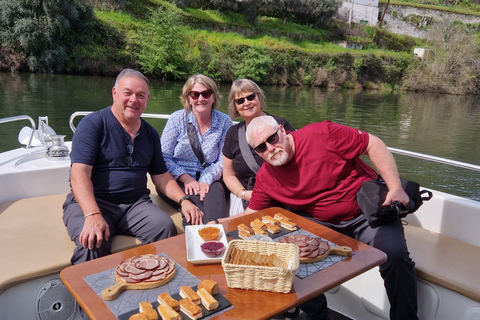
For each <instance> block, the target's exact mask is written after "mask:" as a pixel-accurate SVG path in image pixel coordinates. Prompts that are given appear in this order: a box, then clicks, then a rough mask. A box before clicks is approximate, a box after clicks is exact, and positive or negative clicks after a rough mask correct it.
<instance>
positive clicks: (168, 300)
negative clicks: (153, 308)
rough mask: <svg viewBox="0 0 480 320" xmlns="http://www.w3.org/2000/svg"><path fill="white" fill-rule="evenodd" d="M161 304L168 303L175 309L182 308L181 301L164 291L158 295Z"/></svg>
mask: <svg viewBox="0 0 480 320" xmlns="http://www.w3.org/2000/svg"><path fill="white" fill-rule="evenodd" d="M157 301H158V303H159V304H168V306H169V307H170V308H172V309H173V310H175V311H178V310H180V303H178V301H177V300H175V299H173V298H172V297H171V296H170V295H169V294H168V292H163V293H160V294H159V295H158V299H157Z"/></svg>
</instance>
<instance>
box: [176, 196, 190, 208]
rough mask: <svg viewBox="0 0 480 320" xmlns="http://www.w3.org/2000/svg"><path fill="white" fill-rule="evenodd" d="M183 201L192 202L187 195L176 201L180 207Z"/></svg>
mask: <svg viewBox="0 0 480 320" xmlns="http://www.w3.org/2000/svg"><path fill="white" fill-rule="evenodd" d="M184 200H188V201H190V202H192V200H191V197H190V196H189V195H188V194H187V195H186V196H183V197H182V199H180V201H178V204H179V205H180V206H181V205H182V202H183V201H184Z"/></svg>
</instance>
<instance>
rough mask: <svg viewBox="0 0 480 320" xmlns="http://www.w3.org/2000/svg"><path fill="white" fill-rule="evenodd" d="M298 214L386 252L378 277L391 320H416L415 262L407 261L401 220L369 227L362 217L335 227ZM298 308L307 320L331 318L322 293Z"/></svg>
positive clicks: (332, 224)
mask: <svg viewBox="0 0 480 320" xmlns="http://www.w3.org/2000/svg"><path fill="white" fill-rule="evenodd" d="M299 214H300V215H302V216H304V217H306V218H308V219H310V220H312V221H315V222H316V223H320V224H322V225H325V226H327V227H329V228H331V229H333V230H335V231H338V232H340V233H343V234H345V235H347V236H349V237H351V238H354V239H356V240H358V241H361V242H363V243H366V244H368V245H370V246H372V247H375V248H377V249H379V250H382V251H383V252H385V254H386V255H387V261H386V262H385V263H383V264H382V265H381V266H380V275H381V276H382V278H383V280H384V285H385V289H386V292H387V296H388V300H389V302H390V319H391V320H418V317H417V310H418V304H417V277H416V274H415V263H414V262H413V261H412V259H411V258H410V253H409V252H408V249H407V243H406V240H405V234H404V230H403V225H402V222H401V221H396V222H394V223H391V224H388V225H384V226H379V227H377V228H371V227H370V226H369V225H368V222H367V220H366V219H365V218H364V216H363V214H360V215H359V216H358V217H356V218H354V219H352V220H349V221H342V222H340V223H336V224H334V223H327V222H322V221H318V220H316V219H314V218H311V217H310V216H306V215H305V214H302V213H299ZM300 309H302V310H303V311H304V312H305V313H306V314H307V319H321V320H328V319H330V317H329V316H328V314H327V313H328V310H327V300H326V299H325V295H323V294H322V295H320V296H319V297H316V298H314V299H312V300H310V301H307V302H306V303H304V304H303V305H301V306H300Z"/></svg>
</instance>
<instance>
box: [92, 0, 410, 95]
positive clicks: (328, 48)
mask: <svg viewBox="0 0 480 320" xmlns="http://www.w3.org/2000/svg"><path fill="white" fill-rule="evenodd" d="M145 1H146V2H143V4H144V5H145V6H144V7H143V8H137V9H136V12H134V13H132V12H130V13H126V12H117V11H115V12H114V11H99V10H97V11H96V16H97V18H99V19H100V20H101V21H103V22H104V23H107V24H108V25H110V26H112V27H114V28H115V29H116V30H117V31H118V32H119V33H121V34H122V35H123V37H124V39H125V47H124V48H121V50H122V51H127V52H130V53H131V56H132V57H133V59H134V56H135V52H134V49H133V48H135V47H137V48H138V46H139V45H141V43H142V42H143V41H150V39H141V37H142V36H141V34H142V32H141V30H142V29H144V28H146V27H147V26H148V24H149V21H148V19H146V18H145V17H144V16H143V15H144V14H145V12H148V9H149V8H152V7H155V6H165V7H169V8H171V9H173V10H176V11H178V12H179V13H180V14H181V15H182V17H183V19H184V21H185V24H184V26H182V34H183V35H184V38H185V39H186V45H187V48H194V47H196V46H198V45H199V44H201V43H203V44H207V45H209V46H211V47H215V48H221V47H230V48H231V47H237V48H248V47H257V48H262V49H265V50H268V51H269V52H277V53H276V54H275V53H274V54H275V55H278V54H281V53H282V52H283V53H288V55H290V56H296V55H297V56H298V55H301V56H302V57H310V58H307V59H306V60H309V59H310V60H311V61H307V62H306V64H308V65H309V66H308V67H311V70H307V72H308V73H309V76H308V77H309V79H313V78H315V77H316V75H315V72H317V71H318V69H319V68H322V65H321V64H322V63H324V61H325V56H326V57H327V60H328V59H329V58H328V57H331V59H338V57H341V56H345V55H347V57H349V56H353V57H354V59H355V60H359V59H360V60H362V59H364V58H363V57H367V56H375V57H377V59H381V60H382V61H394V60H397V61H399V60H402V61H405V60H409V59H411V58H412V50H413V46H415V45H416V43H417V40H416V39H412V38H409V39H405V37H403V36H396V35H389V37H388V38H389V40H388V41H385V40H384V41H383V42H382V44H383V46H384V48H381V49H379V48H378V46H376V45H375V44H374V42H373V41H374V38H375V37H376V38H377V40H378V38H379V34H381V33H382V32H383V31H382V30H379V29H377V28H376V27H368V28H366V29H365V27H363V26H359V27H360V28H362V29H360V30H357V31H356V35H357V36H356V39H361V40H362V42H363V43H364V50H356V49H346V48H343V47H341V46H338V45H336V44H335V40H338V39H339V36H338V33H339V32H338V31H339V30H338V27H337V29H336V30H319V29H314V28H312V27H310V26H305V25H299V24H296V23H293V22H286V23H285V24H284V23H283V22H282V21H281V20H280V19H276V18H271V17H260V18H259V20H258V24H257V26H255V27H252V26H250V25H249V24H248V23H247V22H246V21H245V19H244V18H243V16H242V15H239V14H235V13H229V14H224V13H220V12H218V11H214V10H202V9H193V8H185V9H184V10H182V9H179V8H176V7H172V5H171V4H170V3H168V2H165V1H161V0H145ZM365 30H366V31H365ZM380 37H382V36H380ZM384 39H385V38H384ZM388 42H390V43H391V44H392V47H393V48H395V50H388V49H385V47H387V48H388V46H389V45H388ZM365 43H367V44H368V43H371V45H367V46H365ZM398 43H404V45H403V46H398ZM393 44H395V45H393ZM187 50H188V49H187ZM319 57H321V58H319ZM187 58H188V54H187ZM302 59H304V60H305V58H302ZM319 59H321V60H322V62H319ZM401 63H403V62H401ZM300 67H301V68H304V66H303V65H301V66H300ZM293 68H298V66H292V68H291V69H290V71H289V73H290V74H291V73H292V72H295V71H292V69H293ZM305 68H307V67H305ZM327 68H329V66H327ZM350 68H351V66H350V67H348V66H347V67H346V70H345V72H347V73H349V72H350ZM394 68H396V67H394ZM402 68H403V67H402ZM337 71H338V70H337ZM233 77H236V75H233ZM280 77H281V76H280V75H278V76H277V79H278V78H280ZM296 77H297V78H296V79H294V81H290V80H287V81H286V82H288V83H290V84H300V83H302V84H309V85H311V84H312V81H311V80H310V83H306V82H304V81H303V80H304V79H298V76H296ZM353 78H354V79H353V81H357V79H358V78H360V77H353ZM179 80H181V79H179ZM223 80H225V81H229V80H230V79H225V78H223ZM347 80H352V79H347ZM373 81H374V82H377V83H378V81H375V80H373ZM266 82H270V83H280V82H278V80H271V81H270V80H269V81H266ZM380 82H381V81H380ZM363 84H365V83H363ZM336 85H337V86H338V85H339V83H336ZM340 85H341V83H340Z"/></svg>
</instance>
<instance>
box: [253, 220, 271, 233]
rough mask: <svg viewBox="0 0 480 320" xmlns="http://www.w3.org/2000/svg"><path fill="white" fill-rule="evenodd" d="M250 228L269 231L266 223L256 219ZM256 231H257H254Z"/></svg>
mask: <svg viewBox="0 0 480 320" xmlns="http://www.w3.org/2000/svg"><path fill="white" fill-rule="evenodd" d="M250 227H252V228H254V227H257V228H259V229H263V230H266V229H267V226H266V225H265V223H263V222H262V221H261V220H260V219H258V218H256V219H255V220H253V221H252V222H250ZM254 231H255V229H254Z"/></svg>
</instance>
